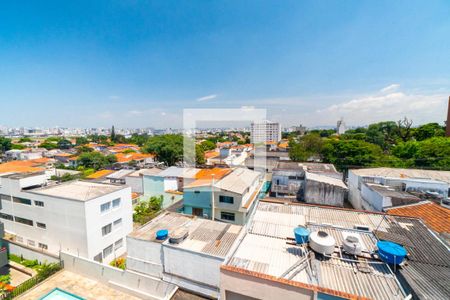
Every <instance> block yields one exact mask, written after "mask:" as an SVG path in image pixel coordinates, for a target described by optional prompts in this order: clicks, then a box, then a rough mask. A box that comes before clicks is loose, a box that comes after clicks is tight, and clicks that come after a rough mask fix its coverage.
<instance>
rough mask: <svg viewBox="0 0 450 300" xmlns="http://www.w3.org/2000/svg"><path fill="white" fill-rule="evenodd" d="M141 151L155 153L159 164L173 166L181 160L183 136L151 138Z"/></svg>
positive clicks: (167, 135) (168, 135) (171, 135)
mask: <svg viewBox="0 0 450 300" xmlns="http://www.w3.org/2000/svg"><path fill="white" fill-rule="evenodd" d="M143 151H144V152H146V153H155V154H156V157H157V159H158V160H159V161H160V162H164V163H166V164H167V165H169V166H173V165H174V164H175V163H177V162H179V161H181V160H182V159H183V136H182V135H179V134H165V135H158V136H153V137H151V138H149V140H148V141H147V143H146V144H145V145H144V147H143Z"/></svg>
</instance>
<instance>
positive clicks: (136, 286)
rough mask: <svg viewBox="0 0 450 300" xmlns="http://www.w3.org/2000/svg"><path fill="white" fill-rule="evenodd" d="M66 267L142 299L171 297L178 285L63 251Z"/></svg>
mask: <svg viewBox="0 0 450 300" xmlns="http://www.w3.org/2000/svg"><path fill="white" fill-rule="evenodd" d="M61 259H62V260H63V262H64V269H66V270H68V271H70V272H74V273H77V274H81V275H83V276H85V277H88V278H91V279H94V280H96V281H98V282H100V283H103V284H106V285H109V286H112V287H113V288H117V289H121V290H124V291H125V292H127V293H130V294H132V295H134V296H137V297H139V298H142V299H170V298H172V296H173V294H174V293H175V292H176V290H177V286H175V285H173V284H171V283H168V282H165V281H162V280H160V279H157V278H154V277H150V276H145V275H143V274H139V273H136V272H133V271H130V270H121V269H118V268H114V267H111V266H107V265H103V264H99V263H96V262H94V261H91V260H87V259H84V258H80V257H76V256H73V255H70V254H68V253H64V252H61Z"/></svg>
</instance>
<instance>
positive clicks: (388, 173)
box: [350, 168, 450, 183]
mask: <svg viewBox="0 0 450 300" xmlns="http://www.w3.org/2000/svg"><path fill="white" fill-rule="evenodd" d="M350 171H351V172H352V173H353V174H356V175H359V176H378V177H391V178H409V179H414V178H415V179H433V180H439V181H444V182H447V183H450V171H435V170H421V169H400V168H371V169H355V170H350Z"/></svg>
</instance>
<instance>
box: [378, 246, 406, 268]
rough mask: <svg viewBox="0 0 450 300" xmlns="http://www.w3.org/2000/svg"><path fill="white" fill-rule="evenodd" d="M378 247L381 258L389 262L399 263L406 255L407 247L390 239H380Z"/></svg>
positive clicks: (392, 263)
mask: <svg viewBox="0 0 450 300" xmlns="http://www.w3.org/2000/svg"><path fill="white" fill-rule="evenodd" d="M377 247H378V254H379V256H380V258H381V260H383V261H384V262H386V263H388V264H391V265H399V264H401V263H402V261H403V260H404V259H405V257H406V250H405V248H403V246H401V245H399V244H396V243H393V242H389V241H379V242H378V243H377Z"/></svg>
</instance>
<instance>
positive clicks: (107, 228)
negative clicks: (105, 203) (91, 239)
mask: <svg viewBox="0 0 450 300" xmlns="http://www.w3.org/2000/svg"><path fill="white" fill-rule="evenodd" d="M111 228H112V226H111V224H108V225H106V226H103V227H102V236H105V235H107V234H109V233H111Z"/></svg>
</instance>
